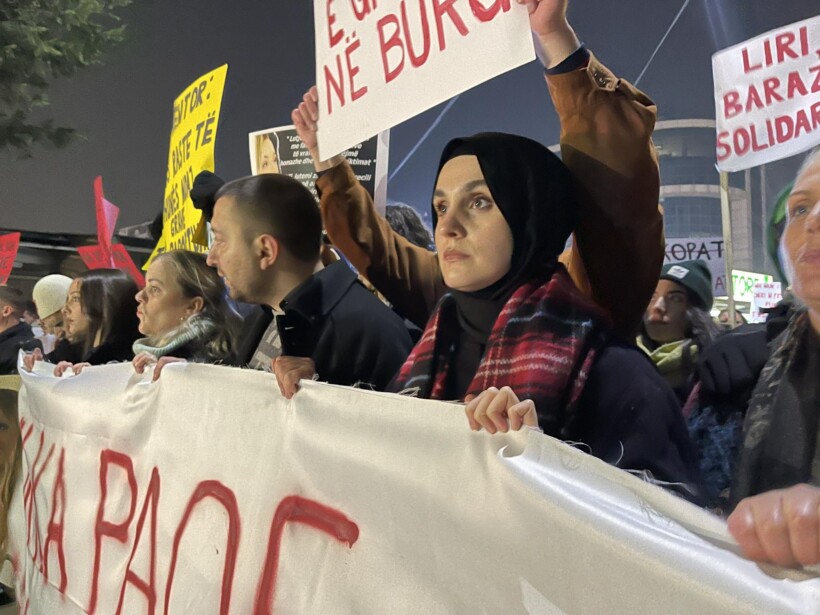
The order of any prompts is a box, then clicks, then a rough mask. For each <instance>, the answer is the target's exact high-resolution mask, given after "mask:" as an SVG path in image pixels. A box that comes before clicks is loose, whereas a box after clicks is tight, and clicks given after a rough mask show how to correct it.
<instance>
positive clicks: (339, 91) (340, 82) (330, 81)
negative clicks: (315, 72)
mask: <svg viewBox="0 0 820 615" xmlns="http://www.w3.org/2000/svg"><path fill="white" fill-rule="evenodd" d="M323 68H324V72H325V90H326V91H327V114H328V115H330V114H331V113H333V105H332V104H331V86H332V91H333V92H335V93H336V97H337V98H338V99H339V103H341V106H342V107H344V105H345V86H344V79H343V77H342V58H341V57H340V56H338V55H337V56H336V73H335V74H334V73H331V72H330V70H328V68H327V66H324V67H323Z"/></svg>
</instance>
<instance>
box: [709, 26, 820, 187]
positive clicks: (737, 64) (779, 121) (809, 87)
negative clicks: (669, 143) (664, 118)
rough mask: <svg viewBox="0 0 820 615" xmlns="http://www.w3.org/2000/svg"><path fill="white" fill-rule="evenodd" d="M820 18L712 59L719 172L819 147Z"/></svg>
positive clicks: (748, 43)
mask: <svg viewBox="0 0 820 615" xmlns="http://www.w3.org/2000/svg"><path fill="white" fill-rule="evenodd" d="M818 54H820V16H817V17H812V18H810V19H806V20H805V21H800V22H798V23H795V24H791V25H789V26H785V27H783V28H778V29H776V30H771V31H770V32H767V33H766V34H761V35H760V36H757V37H755V38H753V39H750V40H748V41H745V42H743V43H740V44H738V45H735V46H734V47H729V48H728V49H724V50H723V51H719V52H718V53H716V54H715V55H713V56H712V73H713V76H714V80H715V109H716V118H717V160H718V167H719V168H720V170H721V171H742V170H744V169H748V168H750V167H754V166H758V165H761V164H765V163H767V162H772V161H773V160H780V159H781V158H786V157H788V156H793V155H795V154H799V153H800V152H803V151H806V150H807V149H810V148H812V147H814V146H815V145H817V144H820V62H818V58H820V55H818Z"/></svg>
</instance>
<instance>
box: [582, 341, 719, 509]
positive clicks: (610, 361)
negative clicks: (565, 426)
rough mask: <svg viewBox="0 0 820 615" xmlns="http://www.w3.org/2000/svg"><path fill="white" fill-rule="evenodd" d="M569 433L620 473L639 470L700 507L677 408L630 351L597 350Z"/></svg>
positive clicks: (628, 347)
mask: <svg viewBox="0 0 820 615" xmlns="http://www.w3.org/2000/svg"><path fill="white" fill-rule="evenodd" d="M577 416H578V421H579V423H578V425H577V428H576V429H573V430H572V431H573V432H574V434H576V435H577V437H576V438H573V439H577V440H579V441H581V442H583V443H584V444H586V445H588V446H589V449H590V451H589V452H590V453H591V454H592V455H594V456H595V457H598V458H600V459H602V460H604V461H606V462H607V463H609V464H611V465H614V466H617V467H619V468H623V469H625V470H632V469H641V470H648V471H649V472H651V474H652V477H653V478H655V479H658V480H661V481H664V482H670V483H683V484H685V485H686V486H687V487H688V489H678V492H679V493H680V494H681V495H683V496H684V497H686V498H687V499H688V500H690V501H693V502H695V503H698V504H699V503H701V502H702V498H703V492H702V481H701V477H700V470H699V468H698V462H697V457H696V456H695V449H694V447H693V446H692V443H691V441H690V439H689V433H688V431H687V429H686V423H685V421H684V419H683V415H682V414H681V410H680V405H679V404H678V400H677V398H676V397H675V394H674V392H673V391H672V389H671V388H670V386H669V384H668V383H667V382H666V380H665V379H664V377H663V376H661V375H660V373H659V372H658V370H657V369H655V366H654V365H653V363H652V361H651V360H650V359H649V358H648V357H647V356H646V355H645V354H644V353H643V352H641V351H640V350H639V349H638V348H637V347H636V346H634V345H632V344H629V343H625V342H624V343H622V342H612V343H610V344H608V345H606V346H604V348H603V349H602V350H601V351H600V354H599V356H598V358H597V359H596V361H595V363H594V365H593V366H592V368H591V370H590V373H589V378H588V380H587V382H586V385H585V386H584V390H583V392H582V393H581V398H580V399H579V400H578V414H577Z"/></svg>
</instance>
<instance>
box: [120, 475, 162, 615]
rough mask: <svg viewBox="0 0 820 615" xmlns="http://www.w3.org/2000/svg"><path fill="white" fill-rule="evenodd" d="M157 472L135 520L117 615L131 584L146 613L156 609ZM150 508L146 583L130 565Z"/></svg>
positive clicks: (153, 611)
mask: <svg viewBox="0 0 820 615" xmlns="http://www.w3.org/2000/svg"><path fill="white" fill-rule="evenodd" d="M159 487H160V481H159V471H158V470H157V469H156V468H154V470H153V471H152V472H151V482H150V483H149V484H148V491H146V492H145V501H144V502H143V504H142V510H141V511H140V516H139V519H137V529H136V532H135V534H134V548H133V549H132V550H131V557H129V558H128V564H126V566H125V579H123V582H122V588H121V589H120V601H119V603H118V604H117V615H119V614H120V613H122V606H123V603H124V602H125V587H126V585H128V583H131V584H132V585H133V586H134V587H136V588H137V590H139V591H140V592H142V593H143V594H144V595H145V598H146V600H147V601H148V612H149V613H151V614H152V615H153V613H155V612H156V608H157V584H156V576H157V575H156V570H157V507H158V506H159ZM149 505H150V507H151V534H150V536H149V545H150V548H151V555H150V565H149V571H148V581H146V580H145V579H143V578H141V577H139V576H137V574H136V573H135V572H134V571H133V570H131V563H132V562H133V561H134V555H135V554H136V552H137V547H138V546H139V544H140V538H142V529H143V526H144V525H145V518H146V517H147V516H148V506H149Z"/></svg>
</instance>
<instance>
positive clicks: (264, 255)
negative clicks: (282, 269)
mask: <svg viewBox="0 0 820 615" xmlns="http://www.w3.org/2000/svg"><path fill="white" fill-rule="evenodd" d="M256 241H257V243H258V246H257V247H258V254H259V267H260V269H262V271H265V270H266V269H269V268H270V267H273V264H274V263H275V262H276V259H277V258H279V250H280V247H279V240H277V239H276V237H274V236H273V235H268V234H265V235H260V236H259V237H257V239H256Z"/></svg>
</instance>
